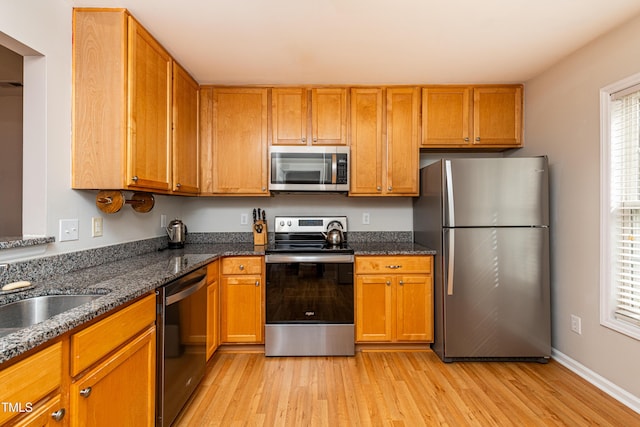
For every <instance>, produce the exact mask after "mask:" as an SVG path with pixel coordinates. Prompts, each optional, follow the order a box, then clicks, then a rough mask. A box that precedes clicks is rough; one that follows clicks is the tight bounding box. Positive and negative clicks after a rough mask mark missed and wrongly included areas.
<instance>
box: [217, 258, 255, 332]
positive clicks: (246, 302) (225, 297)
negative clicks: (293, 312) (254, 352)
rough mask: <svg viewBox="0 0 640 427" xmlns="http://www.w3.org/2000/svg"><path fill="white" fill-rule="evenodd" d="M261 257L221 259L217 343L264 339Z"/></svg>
mask: <svg viewBox="0 0 640 427" xmlns="http://www.w3.org/2000/svg"><path fill="white" fill-rule="evenodd" d="M263 263H264V258H263V257H260V256H247V257H229V258H223V259H222V265H221V270H222V271H221V276H220V342H221V343H245V344H261V343H263V341H264V338H263V335H264V334H263V330H264V315H263V313H264V309H263V306H264V304H263V300H264V298H263V294H264V286H263V284H264V269H263V267H262V266H263Z"/></svg>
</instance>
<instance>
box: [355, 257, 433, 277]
mask: <svg viewBox="0 0 640 427" xmlns="http://www.w3.org/2000/svg"><path fill="white" fill-rule="evenodd" d="M432 260H433V257H431V256H428V255H427V256H423V255H420V256H417V255H408V256H358V257H356V265H355V272H356V274H363V273H368V274H390V273H431V263H432Z"/></svg>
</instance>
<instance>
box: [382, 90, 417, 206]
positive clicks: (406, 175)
mask: <svg viewBox="0 0 640 427" xmlns="http://www.w3.org/2000/svg"><path fill="white" fill-rule="evenodd" d="M419 108H420V95H419V90H418V88H390V89H387V153H386V154H387V156H386V169H387V173H386V188H385V189H384V190H385V191H386V193H387V194H388V195H399V196H400V195H402V196H417V195H418V169H419V166H420V146H419V134H418V118H419V115H420V111H419Z"/></svg>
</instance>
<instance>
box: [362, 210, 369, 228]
mask: <svg viewBox="0 0 640 427" xmlns="http://www.w3.org/2000/svg"><path fill="white" fill-rule="evenodd" d="M370 222H371V217H370V216H369V212H363V213H362V223H363V224H365V225H368V224H369V223H370Z"/></svg>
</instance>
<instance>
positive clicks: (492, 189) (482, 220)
mask: <svg viewBox="0 0 640 427" xmlns="http://www.w3.org/2000/svg"><path fill="white" fill-rule="evenodd" d="M548 182H549V181H548V161H547V158H546V157H544V156H543V157H526V158H473V159H466V158H465V159H461V158H457V159H444V160H439V161H437V162H435V163H433V164H430V165H428V166H426V167H424V168H422V169H421V170H420V185H421V188H420V196H419V197H418V198H416V199H414V205H413V226H414V240H415V242H417V243H421V244H423V245H425V246H427V247H430V248H433V249H435V250H436V251H437V254H436V256H435V272H434V274H435V276H434V279H435V280H434V288H435V289H434V298H435V306H434V314H435V321H434V328H435V331H434V332H435V334H434V335H435V336H434V343H433V344H432V349H433V350H434V351H435V353H436V354H437V355H438V356H439V357H440V358H441V359H442V360H444V361H445V362H452V361H456V360H507V359H508V360H536V361H539V362H546V361H547V360H548V359H549V357H550V353H551V315H550V301H549V300H550V289H549V185H548Z"/></svg>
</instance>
